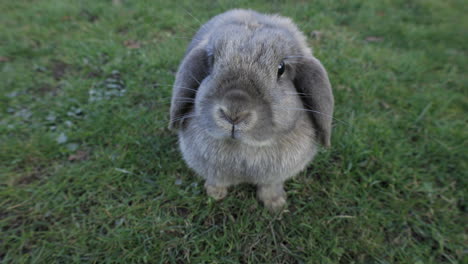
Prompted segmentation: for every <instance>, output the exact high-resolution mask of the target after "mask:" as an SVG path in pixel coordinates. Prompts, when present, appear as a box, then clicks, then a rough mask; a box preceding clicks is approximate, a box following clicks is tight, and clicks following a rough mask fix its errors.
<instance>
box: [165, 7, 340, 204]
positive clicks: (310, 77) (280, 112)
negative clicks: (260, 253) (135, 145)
mask: <svg viewBox="0 0 468 264" xmlns="http://www.w3.org/2000/svg"><path fill="white" fill-rule="evenodd" d="M333 108H334V99H333V93H332V88H331V84H330V81H329V79H328V75H327V72H326V70H325V68H324V67H323V66H322V64H321V62H320V61H319V60H318V59H316V58H315V57H314V56H313V55H312V51H311V49H310V48H309V47H308V46H307V42H306V38H305V37H304V35H303V34H302V33H301V32H300V31H299V29H298V28H297V26H296V25H295V24H294V23H293V22H292V21H291V20H290V19H289V18H285V17H282V16H279V15H267V14H261V13H258V12H256V11H253V10H242V9H234V10H230V11H227V12H225V13H222V14H220V15H217V16H215V17H213V18H212V19H211V20H209V21H208V22H207V23H206V24H204V25H203V26H202V27H201V28H200V29H199V31H198V32H197V33H196V35H195V37H194V38H193V40H192V41H191V43H190V44H189V46H188V48H187V51H186V53H185V57H184V58H183V60H182V62H181V64H180V66H179V69H178V71H177V73H176V77H175V82H174V85H173V91H172V99H171V107H170V123H169V129H171V130H173V131H176V132H177V133H178V139H179V147H180V150H181V152H182V156H183V159H184V160H185V162H186V163H187V165H188V166H189V167H190V168H192V169H193V170H194V171H195V172H196V173H197V174H198V175H199V176H201V177H202V178H204V179H205V185H204V187H205V190H206V193H207V194H208V195H209V196H211V197H213V198H214V199H216V200H220V199H222V198H224V197H225V196H226V195H227V193H228V187H230V186H233V185H237V184H240V183H250V184H254V185H256V186H257V198H258V199H259V200H261V201H262V202H263V204H264V206H265V207H266V208H267V209H269V210H270V211H272V212H278V211H281V210H282V209H284V208H285V205H286V193H285V191H284V186H283V185H284V182H285V181H286V180H287V179H289V178H291V177H293V176H295V175H296V174H298V173H299V172H300V171H302V170H303V169H304V168H305V167H306V166H307V165H308V164H309V163H310V162H311V161H312V159H313V157H314V156H315V154H316V153H317V151H318V148H319V145H322V146H324V147H329V146H330V137H331V129H332V115H333Z"/></svg>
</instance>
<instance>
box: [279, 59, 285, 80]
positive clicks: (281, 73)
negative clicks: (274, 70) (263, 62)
mask: <svg viewBox="0 0 468 264" xmlns="http://www.w3.org/2000/svg"><path fill="white" fill-rule="evenodd" d="M285 69H286V66H285V65H284V62H283V61H282V62H281V63H280V64H279V65H278V77H280V76H281V75H283V73H284V70H285Z"/></svg>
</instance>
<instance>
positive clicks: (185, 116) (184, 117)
mask: <svg viewBox="0 0 468 264" xmlns="http://www.w3.org/2000/svg"><path fill="white" fill-rule="evenodd" d="M197 116H199V115H198V114H187V115H183V116H180V117H177V118H174V119H172V120H171V121H170V122H169V123H174V122H177V121H180V120H183V119H186V118H192V117H197Z"/></svg>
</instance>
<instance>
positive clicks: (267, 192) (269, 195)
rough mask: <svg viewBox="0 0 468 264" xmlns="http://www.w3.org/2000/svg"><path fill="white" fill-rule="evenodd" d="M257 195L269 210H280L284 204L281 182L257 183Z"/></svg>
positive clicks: (284, 194)
mask: <svg viewBox="0 0 468 264" xmlns="http://www.w3.org/2000/svg"><path fill="white" fill-rule="evenodd" d="M257 197H258V199H259V200H260V201H262V202H263V205H264V206H265V207H266V208H267V209H268V210H269V211H270V212H280V211H281V210H282V209H283V208H284V207H285V206H286V193H285V192H284V190H283V184H282V183H281V184H271V185H259V186H258V189H257Z"/></svg>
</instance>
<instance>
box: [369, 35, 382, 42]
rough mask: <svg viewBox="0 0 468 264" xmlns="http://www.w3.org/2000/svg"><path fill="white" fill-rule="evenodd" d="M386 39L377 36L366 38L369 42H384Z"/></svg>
mask: <svg viewBox="0 0 468 264" xmlns="http://www.w3.org/2000/svg"><path fill="white" fill-rule="evenodd" d="M383 40H384V38H382V37H375V36H369V37H367V38H366V41H367V42H382V41H383Z"/></svg>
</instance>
